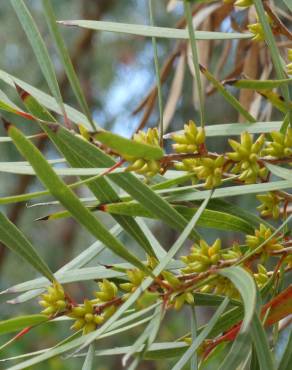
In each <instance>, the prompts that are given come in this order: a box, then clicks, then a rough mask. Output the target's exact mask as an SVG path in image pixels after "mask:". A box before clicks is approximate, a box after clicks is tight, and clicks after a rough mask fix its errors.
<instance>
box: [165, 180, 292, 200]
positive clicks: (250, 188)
mask: <svg viewBox="0 0 292 370" xmlns="http://www.w3.org/2000/svg"><path fill="white" fill-rule="evenodd" d="M291 186H292V181H291V180H283V181H271V182H269V183H263V184H251V185H238V186H228V187H226V188H221V189H215V190H214V194H213V195H212V198H213V199H216V198H223V197H234V196H236V195H244V194H257V193H262V192H266V191H274V190H282V189H289V188H291ZM208 192H209V190H203V191H200V192H199V191H194V192H192V193H188V194H178V195H171V196H168V197H167V198H166V199H167V200H168V201H169V202H182V201H184V202H186V201H193V200H202V199H204V197H205V196H206V195H207V194H208Z"/></svg>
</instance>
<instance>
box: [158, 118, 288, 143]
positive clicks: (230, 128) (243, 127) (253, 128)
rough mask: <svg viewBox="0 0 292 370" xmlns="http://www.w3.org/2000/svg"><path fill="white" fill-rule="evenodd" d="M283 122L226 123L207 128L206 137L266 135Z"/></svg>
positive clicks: (179, 132)
mask: <svg viewBox="0 0 292 370" xmlns="http://www.w3.org/2000/svg"><path fill="white" fill-rule="evenodd" d="M282 123H283V122H282V121H272V122H255V123H226V124H223V125H221V124H219V125H217V124H216V125H209V126H205V131H206V136H208V137H218V136H232V135H240V134H241V133H242V132H245V131H247V132H249V133H251V134H259V133H266V132H271V131H279V130H280V128H281V125H282ZM182 133H183V130H179V131H175V132H170V133H168V134H166V135H164V138H165V139H171V136H172V135H173V134H178V135H181V134H182Z"/></svg>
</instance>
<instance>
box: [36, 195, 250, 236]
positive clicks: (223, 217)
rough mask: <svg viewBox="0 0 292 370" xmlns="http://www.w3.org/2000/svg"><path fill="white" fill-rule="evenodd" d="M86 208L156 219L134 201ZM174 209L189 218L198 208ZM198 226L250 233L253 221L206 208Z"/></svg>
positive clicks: (63, 214)
mask: <svg viewBox="0 0 292 370" xmlns="http://www.w3.org/2000/svg"><path fill="white" fill-rule="evenodd" d="M88 208H89V209H90V210H91V211H96V210H100V211H103V212H107V213H110V214H111V215H127V216H131V217H147V218H155V219H157V217H155V215H153V214H152V213H151V212H149V211H148V210H147V209H146V208H145V207H144V206H142V205H141V204H139V203H136V202H123V203H111V204H103V205H100V206H92V207H91V206H90V207H88ZM174 209H175V210H176V211H178V212H179V213H180V214H181V215H182V216H183V217H185V218H186V219H187V220H190V219H191V218H192V216H193V215H194V214H195V212H196V211H197V209H198V208H197V207H186V206H176V205H175V206H174ZM66 217H71V215H70V213H69V212H68V211H58V212H55V213H51V214H49V215H46V216H43V217H41V218H39V219H37V221H47V220H48V221H49V220H50V221H51V220H58V219H62V218H66ZM198 226H201V227H207V228H214V229H218V230H233V231H241V232H243V233H252V232H253V231H254V223H252V222H247V221H246V220H244V219H242V218H240V217H237V216H234V215H232V214H229V213H226V212H219V211H212V210H209V209H206V210H205V211H204V212H203V214H202V216H201V218H200V220H199V221H198Z"/></svg>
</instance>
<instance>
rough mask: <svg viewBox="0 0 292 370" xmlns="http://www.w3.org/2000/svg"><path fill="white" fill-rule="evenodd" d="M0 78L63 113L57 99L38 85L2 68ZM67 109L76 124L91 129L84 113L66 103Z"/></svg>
mask: <svg viewBox="0 0 292 370" xmlns="http://www.w3.org/2000/svg"><path fill="white" fill-rule="evenodd" d="M0 80H2V81H3V82H5V83H6V84H7V85H9V86H11V87H13V88H15V84H17V85H19V86H21V87H22V88H23V89H24V90H25V91H27V92H29V93H30V94H31V95H32V96H34V97H35V98H37V99H38V101H39V102H40V103H41V104H42V105H43V106H44V107H46V108H47V109H50V110H52V111H53V112H56V113H58V114H62V110H61V109H60V107H59V105H58V103H57V101H56V100H55V99H54V98H53V97H52V96H50V95H48V94H46V93H44V92H43V91H41V90H39V89H37V88H36V87H34V86H32V85H30V84H28V83H26V82H24V81H22V80H21V79H19V78H17V77H15V76H12V75H11V74H9V73H7V72H5V71H3V70H0ZM65 109H66V113H67V116H68V118H69V119H70V120H71V121H72V122H74V123H76V124H80V122H82V124H83V125H84V126H86V128H87V129H89V130H90V129H91V125H90V122H89V121H88V119H87V118H86V116H85V115H84V114H83V113H81V112H79V111H78V110H76V109H75V108H72V107H71V106H70V105H68V104H65ZM95 127H98V126H97V124H96V123H95Z"/></svg>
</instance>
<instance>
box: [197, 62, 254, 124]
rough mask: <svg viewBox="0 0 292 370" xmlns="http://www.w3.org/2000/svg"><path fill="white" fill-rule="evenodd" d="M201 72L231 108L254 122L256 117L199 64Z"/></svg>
mask: <svg viewBox="0 0 292 370" xmlns="http://www.w3.org/2000/svg"><path fill="white" fill-rule="evenodd" d="M200 68H201V72H202V73H203V75H204V76H205V77H206V78H207V80H208V81H209V82H211V84H212V85H213V86H214V87H215V88H216V89H217V90H218V92H219V93H220V94H221V95H222V96H223V97H224V99H225V100H226V101H228V103H230V104H231V105H232V106H233V108H235V109H236V110H237V112H238V113H240V114H241V115H242V116H243V117H244V118H246V119H247V121H248V122H256V119H255V118H254V117H253V116H252V115H251V114H250V113H249V112H248V111H247V110H246V109H245V108H244V107H243V106H242V105H241V103H240V102H239V101H238V100H237V99H236V98H235V97H234V96H233V95H232V94H231V93H230V92H229V91H227V90H226V89H225V87H224V85H223V84H222V83H221V82H220V81H218V80H217V79H216V78H215V77H214V76H213V75H212V73H211V72H210V71H208V70H207V68H205V67H203V66H200Z"/></svg>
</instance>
